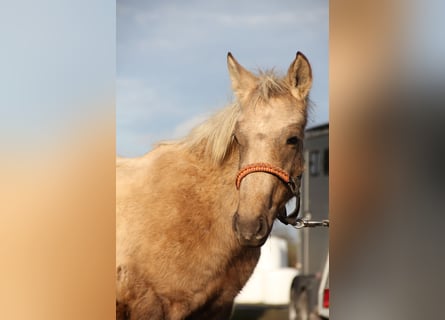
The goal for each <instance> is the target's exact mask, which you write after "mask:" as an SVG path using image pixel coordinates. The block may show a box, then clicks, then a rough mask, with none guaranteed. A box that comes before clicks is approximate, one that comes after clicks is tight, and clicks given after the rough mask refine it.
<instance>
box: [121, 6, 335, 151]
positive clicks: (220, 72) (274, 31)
mask: <svg viewBox="0 0 445 320" xmlns="http://www.w3.org/2000/svg"><path fill="white" fill-rule="evenodd" d="M328 4H329V3H328V1H315V0H314V1H300V0H298V1H296V0H282V1H264V0H244V1H235V0H228V1H205V0H191V1H181V0H170V1H160V0H154V1H129V0H125V1H121V0H118V1H117V80H116V131H117V153H118V154H119V155H122V156H138V155H142V154H144V153H146V152H147V151H149V150H150V149H151V148H152V146H153V144H154V143H156V141H159V140H163V139H171V138H178V137H181V136H183V135H185V134H186V133H187V132H188V131H189V130H190V128H192V127H193V126H194V125H196V124H197V123H199V122H201V121H203V120H204V119H205V118H206V117H208V116H209V115H210V114H212V113H213V112H215V110H217V109H219V108H221V107H223V106H225V105H226V104H227V103H228V102H230V101H231V99H232V93H231V90H230V82H229V76H228V73H227V65H226V55H227V52H228V51H231V52H232V53H233V54H234V56H235V57H236V59H237V60H238V61H239V62H240V63H241V64H242V65H244V66H245V67H246V68H248V69H251V70H255V69H258V68H272V67H274V68H276V69H277V70H278V71H282V72H285V71H286V70H287V68H288V66H289V65H290V63H291V62H292V60H293V59H294V57H295V54H296V52H297V51H301V52H303V53H304V54H305V55H306V56H307V57H308V59H309V60H310V62H311V64H312V68H313V75H314V84H313V90H312V93H311V98H312V101H313V102H314V108H313V110H312V114H311V116H310V120H309V126H314V125H317V124H321V123H326V122H328V118H329V111H328V25H329V8H328Z"/></svg>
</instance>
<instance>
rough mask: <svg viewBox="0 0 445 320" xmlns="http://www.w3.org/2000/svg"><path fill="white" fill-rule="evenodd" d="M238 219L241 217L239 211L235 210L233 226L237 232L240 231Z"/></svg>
mask: <svg viewBox="0 0 445 320" xmlns="http://www.w3.org/2000/svg"><path fill="white" fill-rule="evenodd" d="M238 219H239V214H238V212H235V214H234V215H233V218H232V228H233V230H234V231H235V232H239V230H238Z"/></svg>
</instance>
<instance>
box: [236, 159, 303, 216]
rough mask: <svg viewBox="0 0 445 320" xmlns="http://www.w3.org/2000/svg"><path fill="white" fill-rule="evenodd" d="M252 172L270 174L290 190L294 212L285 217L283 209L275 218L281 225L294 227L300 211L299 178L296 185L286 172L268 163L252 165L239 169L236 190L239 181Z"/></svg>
mask: <svg viewBox="0 0 445 320" xmlns="http://www.w3.org/2000/svg"><path fill="white" fill-rule="evenodd" d="M253 172H265V173H269V174H272V175H274V176H276V177H278V178H279V179H280V180H281V181H283V182H284V183H286V185H287V186H288V187H289V189H290V190H291V192H292V194H293V195H294V196H295V197H296V207H295V210H294V211H293V212H292V213H291V214H289V215H287V212H286V208H285V207H283V208H281V209H280V210H279V212H278V215H277V218H278V219H279V220H280V221H281V222H282V223H284V224H286V225H287V224H291V225H295V224H296V223H297V219H298V212H299V210H300V190H299V188H298V186H299V185H300V183H299V182H300V180H301V176H298V177H297V180H298V184H297V181H295V179H294V178H292V177H291V176H290V175H289V174H288V173H287V172H286V171H284V170H283V169H281V168H279V167H276V166H274V165H271V164H269V163H263V162H259V163H252V164H249V165H247V166H245V167H243V168H241V170H240V171H238V174H237V176H236V180H235V185H236V189H238V190H239V188H240V185H241V181H242V180H243V179H244V178H245V177H246V176H247V175H249V174H251V173H253Z"/></svg>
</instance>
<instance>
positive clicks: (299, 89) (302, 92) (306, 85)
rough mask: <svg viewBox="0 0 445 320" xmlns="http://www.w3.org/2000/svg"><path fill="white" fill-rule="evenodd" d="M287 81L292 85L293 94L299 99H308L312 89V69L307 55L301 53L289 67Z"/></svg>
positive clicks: (298, 53)
mask: <svg viewBox="0 0 445 320" xmlns="http://www.w3.org/2000/svg"><path fill="white" fill-rule="evenodd" d="M287 80H288V81H289V83H290V85H291V88H292V89H291V92H292V94H293V95H294V96H295V97H296V98H297V99H302V100H304V99H306V98H307V96H308V95H309V90H310V89H311V87H312V69H311V65H310V64H309V61H308V60H307V58H306V57H305V55H304V54H302V53H301V52H299V51H298V52H297V56H296V57H295V60H294V61H293V62H292V63H291V65H290V67H289V70H288V72H287Z"/></svg>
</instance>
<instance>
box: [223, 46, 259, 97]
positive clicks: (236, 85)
mask: <svg viewBox="0 0 445 320" xmlns="http://www.w3.org/2000/svg"><path fill="white" fill-rule="evenodd" d="M227 67H228V69H229V75H230V81H231V82H232V89H233V92H235V95H236V96H237V97H238V99H240V98H242V97H243V96H244V95H245V94H246V93H247V92H248V91H249V90H251V89H253V88H254V86H255V82H256V77H255V76H254V75H253V74H252V73H251V72H249V71H247V70H246V69H244V67H243V66H242V65H240V64H239V63H238V61H236V60H235V58H234V57H233V55H232V54H231V53H230V52H229V53H227Z"/></svg>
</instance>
